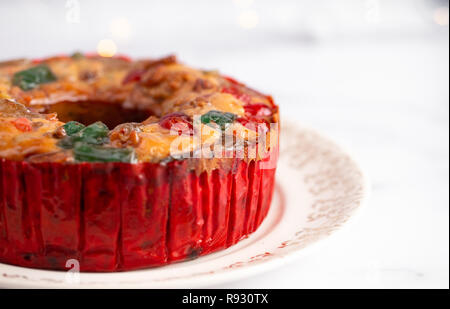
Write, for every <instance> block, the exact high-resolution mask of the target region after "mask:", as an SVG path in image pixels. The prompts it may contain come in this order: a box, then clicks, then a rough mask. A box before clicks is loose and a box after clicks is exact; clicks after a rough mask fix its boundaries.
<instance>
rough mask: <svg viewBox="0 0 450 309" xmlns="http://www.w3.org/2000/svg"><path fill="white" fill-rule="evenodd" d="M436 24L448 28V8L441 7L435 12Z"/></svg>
mask: <svg viewBox="0 0 450 309" xmlns="http://www.w3.org/2000/svg"><path fill="white" fill-rule="evenodd" d="M433 19H434V22H435V23H436V24H438V25H441V26H448V7H441V8H438V9H436V10H435V11H434V16H433Z"/></svg>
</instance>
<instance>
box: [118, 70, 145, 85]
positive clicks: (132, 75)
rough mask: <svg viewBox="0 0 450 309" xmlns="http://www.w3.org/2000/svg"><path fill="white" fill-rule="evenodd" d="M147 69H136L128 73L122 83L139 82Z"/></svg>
mask: <svg viewBox="0 0 450 309" xmlns="http://www.w3.org/2000/svg"><path fill="white" fill-rule="evenodd" d="M144 73H145V70H134V71H131V72H129V73H128V75H127V76H125V78H124V79H123V81H122V85H126V84H129V83H132V82H139V81H140V80H141V79H142V75H144Z"/></svg>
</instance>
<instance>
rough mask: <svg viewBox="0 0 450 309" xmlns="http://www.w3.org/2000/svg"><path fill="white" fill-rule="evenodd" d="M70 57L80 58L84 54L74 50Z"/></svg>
mask: <svg viewBox="0 0 450 309" xmlns="http://www.w3.org/2000/svg"><path fill="white" fill-rule="evenodd" d="M70 57H71V58H72V59H73V60H80V59H83V58H84V55H83V54H82V53H81V52H74V53H73V54H72V55H71V56H70Z"/></svg>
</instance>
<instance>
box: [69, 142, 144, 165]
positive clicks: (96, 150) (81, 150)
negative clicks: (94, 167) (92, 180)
mask: <svg viewBox="0 0 450 309" xmlns="http://www.w3.org/2000/svg"><path fill="white" fill-rule="evenodd" d="M73 153H74V157H75V160H77V161H79V162H124V163H132V162H134V161H135V160H136V159H135V153H134V149H130V148H111V147H102V146H94V145H87V144H83V143H76V144H75V147H74V149H73Z"/></svg>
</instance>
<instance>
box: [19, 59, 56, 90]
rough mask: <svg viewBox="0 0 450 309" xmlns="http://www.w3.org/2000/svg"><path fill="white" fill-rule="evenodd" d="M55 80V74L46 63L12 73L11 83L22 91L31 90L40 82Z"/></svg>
mask: <svg viewBox="0 0 450 309" xmlns="http://www.w3.org/2000/svg"><path fill="white" fill-rule="evenodd" d="M54 81H56V76H55V75H54V74H53V72H52V71H51V70H50V68H49V67H48V66H46V65H39V66H37V67H33V68H30V69H28V70H24V71H20V72H17V73H16V74H14V76H13V79H12V83H13V85H14V86H18V87H20V88H21V89H22V90H24V91H28V90H32V89H34V88H36V87H37V86H39V85H40V84H45V83H51V82H54Z"/></svg>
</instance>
